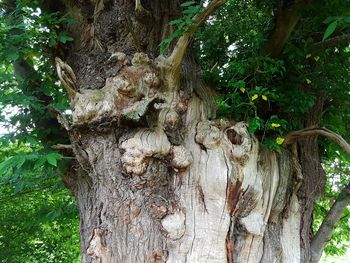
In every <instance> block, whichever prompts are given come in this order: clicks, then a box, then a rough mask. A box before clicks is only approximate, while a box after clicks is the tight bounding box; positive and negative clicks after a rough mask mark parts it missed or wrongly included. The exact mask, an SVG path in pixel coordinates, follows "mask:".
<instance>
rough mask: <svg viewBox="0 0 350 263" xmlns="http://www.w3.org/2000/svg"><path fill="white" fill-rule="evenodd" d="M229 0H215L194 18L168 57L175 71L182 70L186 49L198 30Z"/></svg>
mask: <svg viewBox="0 0 350 263" xmlns="http://www.w3.org/2000/svg"><path fill="white" fill-rule="evenodd" d="M226 2H227V0H213V1H211V2H210V3H209V4H208V5H207V7H206V8H205V9H204V10H203V11H202V12H200V13H199V14H197V15H196V16H194V17H193V18H192V22H193V25H192V26H191V27H190V28H189V29H187V30H186V31H185V33H184V34H183V35H182V36H181V37H180V38H179V40H178V41H177V43H176V45H175V48H174V50H173V52H172V53H171V55H170V57H169V58H168V62H169V63H170V64H171V66H172V67H173V70H174V72H177V73H179V72H180V66H181V62H182V59H183V57H184V55H185V52H186V49H187V47H188V45H189V43H190V41H191V40H192V38H193V35H194V33H195V32H196V30H197V29H198V28H199V27H200V26H201V25H202V24H203V23H204V22H205V21H206V20H207V19H208V17H209V16H210V15H211V14H213V13H214V12H215V11H216V10H217V9H219V7H220V6H222V5H223V4H225V3H226Z"/></svg>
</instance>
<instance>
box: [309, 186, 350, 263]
mask: <svg viewBox="0 0 350 263" xmlns="http://www.w3.org/2000/svg"><path fill="white" fill-rule="evenodd" d="M349 202H350V184H348V185H346V186H345V187H344V189H343V190H342V191H341V192H340V194H339V195H338V197H337V200H336V201H335V202H334V204H333V205H332V207H331V209H330V210H329V211H328V213H327V215H326V217H325V218H324V220H323V222H322V224H321V226H320V228H319V229H318V231H317V233H316V235H315V237H314V239H313V240H312V242H311V253H312V260H311V263H317V262H319V260H320V258H321V256H322V252H323V249H324V247H325V246H326V245H327V243H328V241H329V240H330V238H331V237H332V233H333V230H334V228H335V225H336V224H337V223H338V221H339V220H340V217H341V215H342V214H343V212H344V210H345V209H346V207H347V206H348V204H349Z"/></svg>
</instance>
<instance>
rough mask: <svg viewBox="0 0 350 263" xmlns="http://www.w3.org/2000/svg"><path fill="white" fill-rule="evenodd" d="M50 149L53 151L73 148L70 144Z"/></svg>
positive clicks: (54, 146)
mask: <svg viewBox="0 0 350 263" xmlns="http://www.w3.org/2000/svg"><path fill="white" fill-rule="evenodd" d="M51 148H52V149H55V150H72V149H73V146H72V145H71V144H55V145H52V146H51Z"/></svg>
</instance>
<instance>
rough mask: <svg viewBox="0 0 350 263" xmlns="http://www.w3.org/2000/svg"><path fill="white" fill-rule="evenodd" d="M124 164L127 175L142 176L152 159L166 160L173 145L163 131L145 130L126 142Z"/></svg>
mask: <svg viewBox="0 0 350 263" xmlns="http://www.w3.org/2000/svg"><path fill="white" fill-rule="evenodd" d="M120 148H121V149H123V150H125V153H124V154H123V156H122V159H121V160H122V163H123V166H124V168H125V169H126V172H127V173H130V174H133V175H139V176H140V175H142V174H143V173H145V172H146V170H147V167H148V163H149V161H150V158H151V157H153V158H164V157H165V156H166V155H168V154H169V153H170V150H171V144H170V142H169V140H168V138H167V136H166V134H165V133H164V131H163V130H160V129H159V130H156V131H152V130H149V129H143V130H141V131H139V132H137V133H136V134H135V136H134V137H132V138H130V139H128V140H126V141H124V142H123V143H122V144H121V145H120Z"/></svg>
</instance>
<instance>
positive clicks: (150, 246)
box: [60, 0, 311, 263]
mask: <svg viewBox="0 0 350 263" xmlns="http://www.w3.org/2000/svg"><path fill="white" fill-rule="evenodd" d="M92 2H96V3H95V5H91V6H89V4H87V3H85V4H84V6H74V7H70V8H71V9H72V10H75V12H76V16H77V17H78V18H79V19H80V23H79V24H78V25H75V26H74V27H73V28H72V29H71V31H72V32H73V34H74V37H75V39H76V40H75V43H74V45H73V46H71V47H69V49H67V50H65V54H66V57H65V58H63V59H64V60H66V61H67V62H68V64H69V65H70V66H72V68H73V70H74V72H75V75H76V82H75V88H76V92H74V93H71V94H73V95H72V97H71V104H72V112H73V113H72V114H73V122H72V123H71V124H69V125H68V124H67V122H66V121H65V120H63V119H62V118H61V120H60V121H61V122H62V123H64V124H65V126H66V128H67V129H68V131H69V135H70V139H71V142H72V146H73V150H74V153H75V156H76V159H77V162H78V164H79V166H78V167H77V168H76V169H77V172H76V175H75V177H74V182H71V183H70V184H71V187H72V188H73V190H74V193H75V195H76V197H77V202H78V206H79V210H80V218H81V253H82V261H83V262H103V263H114V262H121V263H127V262H253V263H254V262H266V263H267V262H268V263H270V262H286V263H287V262H288V263H292V262H307V259H306V256H305V255H308V254H309V252H307V253H306V252H305V250H308V249H309V246H305V244H302V243H301V240H302V239H301V237H302V235H304V234H303V232H302V230H303V229H304V226H305V224H308V227H309V226H310V224H311V217H310V216H309V215H308V216H305V215H303V216H302V214H303V212H304V211H305V210H307V211H309V210H310V208H309V207H308V206H305V205H304V203H303V202H302V200H301V199H300V197H299V196H298V195H297V192H298V190H299V187H300V184H301V183H302V181H301V180H302V167H301V166H300V164H299V161H298V153H297V151H296V150H295V149H294V151H289V150H283V151H282V154H277V153H274V152H270V151H267V150H265V149H263V148H262V147H261V146H260V145H259V142H258V141H257V140H256V139H255V138H254V137H252V136H251V135H249V134H248V132H247V129H246V125H245V124H244V123H242V122H238V123H234V122H232V121H225V120H215V119H213V118H212V117H213V114H212V112H213V107H212V103H211V95H210V91H209V90H208V88H207V87H205V85H204V84H203V83H202V82H201V81H200V79H199V78H198V77H197V75H198V67H197V65H196V64H195V62H194V60H193V59H191V56H190V54H187V55H186V57H185V59H184V61H183V63H182V70H181V77H180V78H177V77H176V74H175V73H176V72H175V73H174V71H175V70H174V68H173V67H172V64H170V65H169V64H168V63H167V62H168V60H167V58H166V57H163V56H158V45H159V43H160V41H161V40H162V39H164V38H165V37H167V36H169V34H170V33H171V31H172V29H171V28H170V27H169V26H168V22H169V21H170V20H172V19H174V18H176V17H177V16H178V14H179V12H180V6H179V1H170V0H167V1H164V0H152V1H135V2H134V1H123V0H117V1H92ZM135 3H136V5H135ZM141 4H142V5H141ZM76 10H80V11H79V12H78V11H76ZM60 65H61V66H62V64H60ZM61 69H62V70H64V69H66V70H67V69H69V68H68V67H67V65H66V66H64V65H63V68H61ZM61 73H62V71H61ZM62 74H63V73H62ZM70 76H71V75H70ZM61 77H62V79H61V80H62V81H63V82H65V83H64V84H66V88H67V87H68V86H67V85H69V83H70V82H69V81H67V79H66V78H67V75H61ZM73 79H74V78H73ZM67 89H68V88H67ZM305 220H306V221H307V220H309V221H308V222H306V221H305ZM302 251H304V252H303V253H302Z"/></svg>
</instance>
